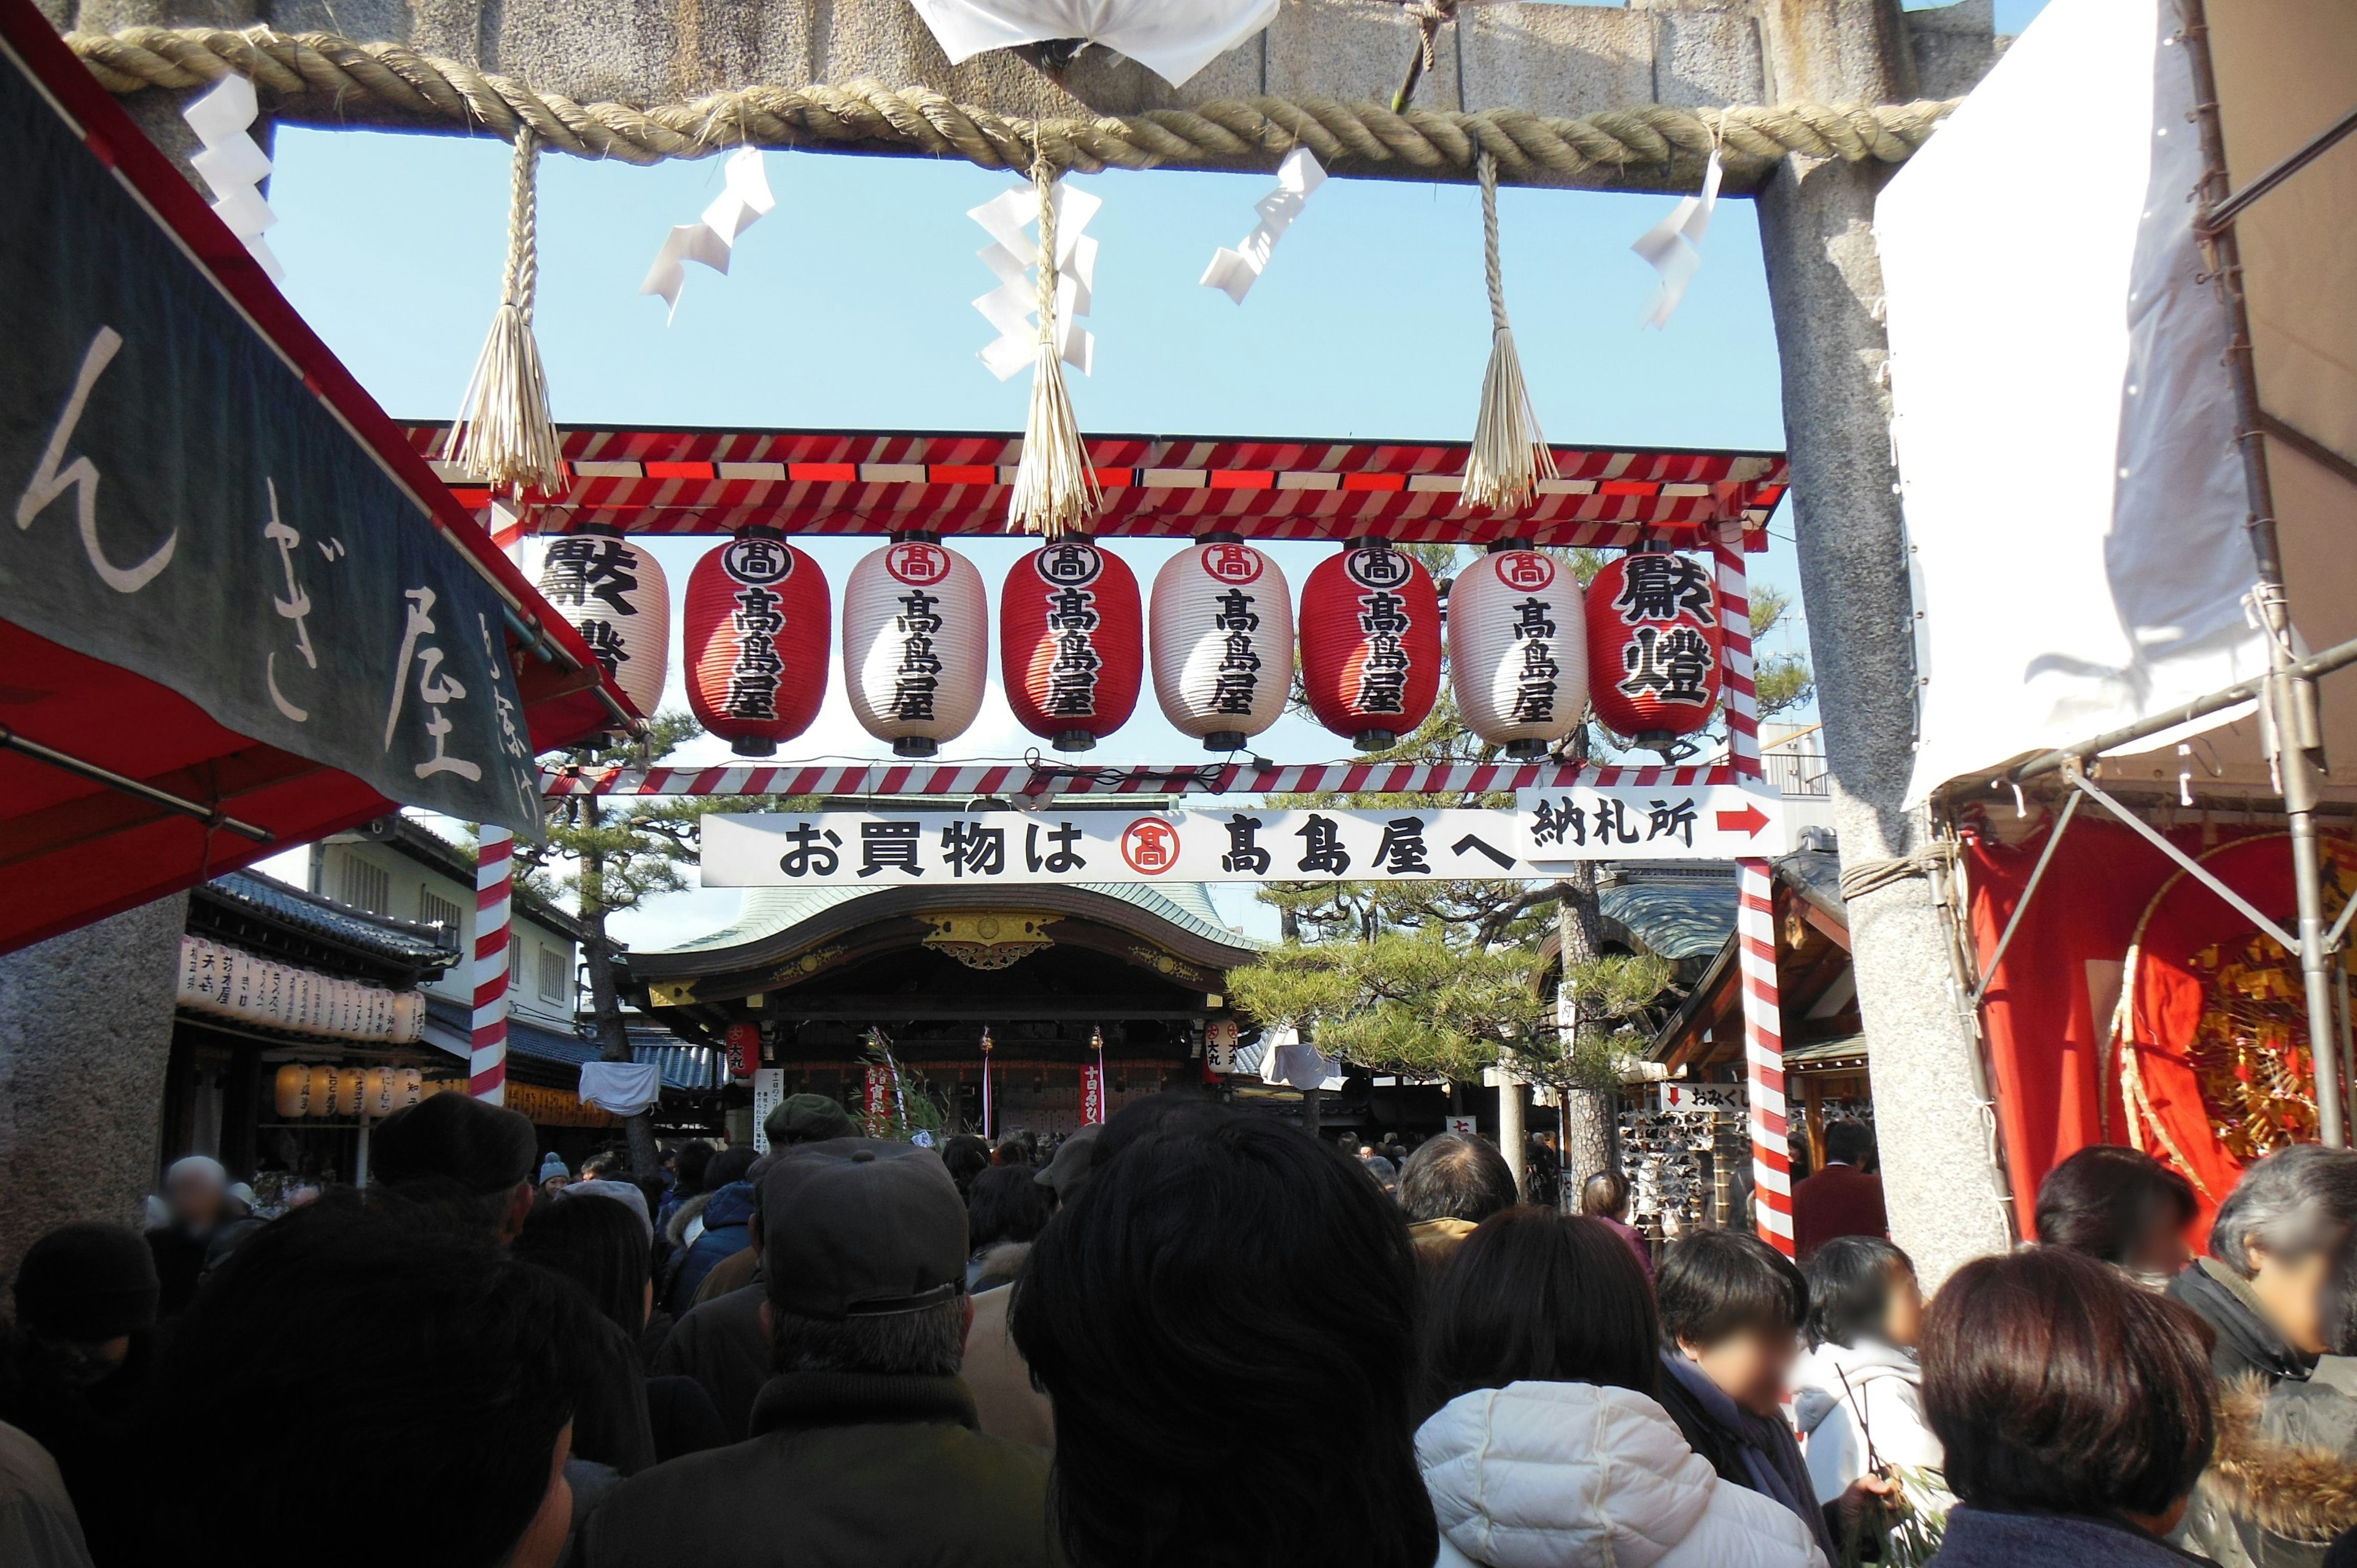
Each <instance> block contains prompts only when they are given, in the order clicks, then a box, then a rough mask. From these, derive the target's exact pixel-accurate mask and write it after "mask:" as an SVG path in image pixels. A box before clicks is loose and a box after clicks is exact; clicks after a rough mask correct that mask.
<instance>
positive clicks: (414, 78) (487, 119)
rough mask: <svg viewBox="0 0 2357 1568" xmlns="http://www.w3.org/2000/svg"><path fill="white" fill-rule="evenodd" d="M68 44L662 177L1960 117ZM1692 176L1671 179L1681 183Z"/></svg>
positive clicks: (296, 99) (1625, 165) (1592, 179)
mask: <svg viewBox="0 0 2357 1568" xmlns="http://www.w3.org/2000/svg"><path fill="white" fill-rule="evenodd" d="M66 42H67V43H68V44H69V45H70V46H71V47H72V48H73V50H74V52H75V53H76V54H78V55H80V56H81V59H82V61H83V63H85V64H86V65H88V66H89V67H90V69H91V73H92V74H93V75H95V76H96V77H97V78H98V80H99V81H100V82H101V83H102V85H104V86H105V87H106V88H107V89H108V90H109V91H113V92H116V93H134V92H138V91H144V90H145V89H148V88H169V89H176V90H188V89H191V88H199V87H204V86H207V85H209V84H210V83H212V82H215V81H220V80H221V78H222V77H223V76H225V75H227V74H228V73H229V72H231V71H232V70H234V71H238V72H241V73H242V74H244V75H247V76H250V77H252V78H253V81H254V84H255V86H257V87H259V88H261V89H262V90H263V91H264V95H265V98H264V102H265V108H266V110H267V111H268V113H271V114H273V115H274V116H276V117H277V118H280V119H285V120H289V121H293V122H296V123H307V124H328V125H343V126H355V127H357V126H369V125H375V126H389V127H394V128H414V127H417V126H420V125H428V126H448V127H459V128H464V129H467V130H469V131H475V132H479V133H481V134H487V135H496V136H500V137H502V138H512V137H513V136H514V135H515V134H516V132H517V131H518V130H520V129H522V128H525V127H529V128H530V129H531V130H532V132H533V135H534V136H536V137H537V138H538V139H539V140H540V142H541V144H542V145H544V146H546V147H548V148H550V149H552V150H554V151H556V152H561V153H571V154H574V155H575V156H581V157H598V158H616V159H619V160H620V161H622V162H625V163H633V164H651V163H656V162H659V161H661V160H662V159H664V158H700V157H709V156H712V155H713V154H716V153H723V152H729V151H733V150H734V149H736V148H737V147H739V146H742V145H748V144H749V145H754V146H764V147H798V146H843V147H859V148H863V149H870V150H892V151H900V152H911V153H923V154H926V155H928V156H934V157H947V156H957V157H963V158H965V159H968V160H969V161H971V162H973V163H976V164H979V165H981V166H984V167H985V168H1008V169H1015V170H1017V171H1019V172H1023V173H1028V172H1029V171H1030V170H1031V168H1032V167H1033V166H1034V165H1035V164H1037V163H1038V162H1039V159H1041V158H1043V157H1044V158H1045V159H1047V160H1048V162H1049V164H1050V165H1052V166H1055V167H1057V168H1059V169H1077V170H1080V171H1082V172H1084V173H1087V172H1093V171H1095V170H1097V169H1100V168H1103V167H1107V166H1111V167H1118V168H1153V167H1156V166H1160V165H1177V166H1219V167H1249V168H1274V167H1275V166H1276V162H1277V160H1278V159H1279V158H1281V157H1283V156H1284V155H1285V154H1286V152H1288V151H1289V150H1291V149H1292V148H1293V147H1295V146H1296V145H1300V146H1306V147H1308V149H1309V150H1310V151H1311V152H1312V153H1314V154H1316V155H1317V157H1318V162H1319V163H1321V164H1323V165H1325V166H1327V167H1328V168H1329V169H1339V170H1340V172H1343V173H1355V174H1389V175H1403V176H1405V175H1415V176H1419V177H1426V178H1432V179H1464V178H1467V177H1470V176H1471V175H1472V173H1473V168H1474V159H1475V156H1476V155H1477V154H1479V153H1483V152H1486V153H1488V154H1490V155H1491V156H1493V157H1495V158H1496V159H1497V160H1498V166H1499V170H1500V173H1501V177H1503V178H1504V179H1505V180H1506V182H1507V183H1509V184H1515V185H1583V184H1585V185H1606V184H1614V183H1618V182H1619V181H1620V179H1621V177H1622V176H1623V175H1624V173H1625V172H1626V171H1627V170H1628V169H1630V168H1631V167H1637V168H1641V169H1644V170H1647V171H1650V172H1652V173H1653V174H1657V175H1663V176H1666V175H1669V174H1671V173H1672V172H1674V173H1675V175H1676V178H1675V179H1674V180H1671V179H1668V178H1649V179H1648V180H1647V181H1646V182H1645V183H1646V184H1647V185H1648V186H1649V187H1650V188H1667V187H1670V186H1673V185H1675V186H1680V187H1684V186H1691V185H1695V184H1697V183H1698V182H1699V181H1700V178H1701V172H1702V166H1703V161H1704V160H1705V159H1706V158H1707V157H1708V156H1709V155H1710V149H1711V144H1712V142H1713V140H1714V138H1715V139H1717V141H1718V142H1719V143H1720V145H1721V147H1722V157H1723V161H1724V164H1725V166H1726V170H1727V179H1728V182H1729V183H1730V185H1731V186H1733V187H1735V188H1743V187H1744V186H1746V185H1748V184H1749V183H1751V182H1752V181H1754V180H1756V179H1757V178H1758V177H1760V176H1761V175H1762V174H1764V173H1765V172H1766V171H1767V169H1768V168H1769V167H1770V166H1771V165H1773V164H1774V163H1776V162H1777V161H1778V160H1779V159H1781V158H1782V157H1783V156H1784V155H1786V154H1787V153H1799V154H1802V155H1804V156H1809V157H1819V158H1841V159H1844V160H1846V161H1848V162H1852V163H1858V162H1863V161H1865V160H1867V159H1869V158H1872V159H1878V160H1880V161H1881V162H1884V163H1900V162H1904V161H1905V160H1906V158H1907V157H1908V156H1910V154H1912V153H1913V152H1914V151H1915V149H1916V148H1917V147H1919V146H1921V145H1922V144H1923V142H1924V140H1925V138H1927V137H1928V136H1930V135H1931V134H1932V129H1933V128H1934V127H1935V126H1937V125H1938V124H1939V123H1940V120H1941V119H1942V117H1943V116H1944V115H1946V114H1947V113H1948V112H1949V111H1950V110H1951V109H1953V108H1954V107H1955V104H1954V103H1953V102H1918V103H1901V104H1857V103H1850V104H1826V103H1785V104H1777V105H1773V106H1767V107H1760V106H1752V107H1735V108H1727V109H1675V108H1671V107H1669V106H1668V105H1666V104H1660V103H1648V104H1641V105H1638V106H1636V107H1633V108H1629V109H1609V110H1604V111H1600V112H1598V113H1594V114H1584V115H1581V116H1579V117H1577V118H1576V119H1563V118H1551V117H1547V116H1544V115H1539V114H1533V113H1529V112H1527V111H1525V110H1520V109H1487V110H1483V111H1481V112H1480V113H1455V112H1452V111H1448V110H1438V109H1408V110H1406V111H1405V112H1403V113H1393V112H1392V111H1390V110H1388V109H1384V108H1383V107H1381V106H1380V105H1378V104H1374V103H1341V102H1334V101H1333V100H1330V99H1322V98H1310V99H1298V100H1296V99H1287V98H1266V97H1261V98H1244V99H1223V100H1221V101H1218V102H1210V103H1203V104H1199V105H1197V106H1195V107H1194V108H1191V109H1157V110H1152V111H1149V112H1147V113H1141V114H1133V115H1129V116H1126V117H1121V118H1114V117H1105V118H1096V119H1054V120H1039V121H1031V120H1025V119H1020V118H1010V117H1006V116H1001V115H998V114H995V113H991V112H990V111H989V110H986V109H981V108H976V107H973V106H971V105H967V104H961V103H957V102H952V100H950V99H948V98H946V97H943V96H942V94H941V93H938V92H935V91H931V89H929V88H923V87H903V88H894V87H888V86H886V85H885V84H884V83H882V82H880V81H854V82H852V83H850V84H849V85H848V86H844V87H830V86H812V87H746V88H739V89H736V90H734V91H726V92H718V93H714V94H711V95H709V96H707V97H704V98H699V99H697V100H695V101H694V102H689V103H665V104H656V105H650V106H646V107H639V106H634V105H631V104H628V103H614V102H598V103H587V104H584V103H578V102H575V101H573V100H572V99H570V98H566V97H564V96H562V95H561V94H557V93H549V92H540V91H534V90H533V88H531V87H530V86H528V85H526V84H525V83H523V82H521V81H516V80H515V79H513V78H511V77H505V76H498V75H491V74H487V73H485V72H483V71H479V70H476V69H475V68H474V67H472V66H469V65H466V64H463V63H461V62H459V61H457V60H449V59H434V58H432V57H429V56H425V55H421V54H417V53H415V52H414V51H413V50H411V49H408V48H404V47H403V46H402V45H400V44H386V43H372V44H361V43H354V42H353V41H352V40H351V39H350V38H339V37H337V36H336V35H334V34H332V33H297V34H288V33H280V32H274V31H272V30H271V29H269V28H267V27H253V28H249V29H247V30H246V31H244V32H226V31H221V30H218V29H212V28H203V27H188V28H178V29H176V28H169V27H126V28H124V30H123V31H121V32H119V33H70V34H68V35H67V36H66ZM1672 166H1676V167H1675V169H1674V171H1673V168H1672Z"/></svg>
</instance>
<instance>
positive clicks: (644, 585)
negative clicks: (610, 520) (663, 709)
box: [540, 530, 671, 714]
mask: <svg viewBox="0 0 2357 1568" xmlns="http://www.w3.org/2000/svg"><path fill="white" fill-rule="evenodd" d="M540 592H541V596H542V597H544V598H545V599H546V600H547V601H548V602H549V603H550V604H552V605H554V606H555V607H556V613H557V614H559V615H561V616H563V617H564V618H565V619H566V620H568V621H570V622H571V623H572V624H573V629H574V630H576V631H577V632H579V633H580V634H581V640H582V641H584V642H586V643H587V644H588V645H589V651H590V652H591V653H593V654H595V655H597V662H598V663H599V664H600V665H601V666H603V667H604V669H605V671H606V673H607V674H608V675H610V676H612V677H613V679H614V683H615V684H616V685H618V686H619V687H620V688H621V689H622V695H624V696H625V697H628V698H629V699H630V706H632V707H634V708H636V709H638V710H639V712H640V713H641V714H652V713H653V712H654V711H655V705H656V704H657V703H660V702H662V692H663V673H664V667H665V666H666V664H667V663H668V662H669V660H670V658H671V585H669V584H668V583H666V582H664V581H663V570H662V565H661V564H659V563H658V562H657V561H656V560H655V558H654V557H653V556H652V555H651V554H649V553H647V552H646V551H644V550H642V549H640V547H639V546H638V545H636V544H633V543H631V542H630V541H629V540H627V539H625V538H623V537H622V536H621V535H620V534H619V533H616V532H612V531H611V530H603V531H599V530H585V531H584V532H579V533H566V534H561V535H559V536H558V537H556V538H554V539H552V540H550V541H549V542H548V553H547V556H546V559H545V561H544V564H542V566H541V570H540Z"/></svg>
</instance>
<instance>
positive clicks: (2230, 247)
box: [2178, 0, 2346, 1148]
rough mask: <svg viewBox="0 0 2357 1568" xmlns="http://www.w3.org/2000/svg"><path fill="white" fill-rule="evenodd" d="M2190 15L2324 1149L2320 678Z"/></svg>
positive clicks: (2327, 1122)
mask: <svg viewBox="0 0 2357 1568" xmlns="http://www.w3.org/2000/svg"><path fill="white" fill-rule="evenodd" d="M2178 5H2179V15H2180V16H2182V17H2183V18H2184V21H2185V31H2184V43H2185V55H2186V63H2187V64H2188V65H2189V66H2190V68H2191V69H2192V71H2193V99H2194V104H2195V110H2194V116H2195V120H2196V123H2197V124H2198V125H2199V127H2200V130H2201V163H2202V170H2201V220H2200V226H2201V229H2202V231H2203V233H2204V236H2205V239H2206V241H2207V242H2208V244H2209V246H2210V255H2211V276H2212V279H2213V280H2214V281H2215V282H2216V284H2217V285H2218V297H2219V301H2220V303H2221V305H2222V306H2223V307H2224V309H2225V312H2226V331H2227V343H2226V373H2227V377H2228V380H2229V381H2230V382H2231V383H2232V385H2233V393H2234V439H2235V442H2236V444H2237V445H2238V446H2240V447H2241V449H2242V454H2243V487H2244V498H2245V500H2246V502H2247V504H2248V506H2249V510H2250V519H2249V527H2250V531H2251V548H2252V551H2253V553H2254V554H2255V556H2256V557H2257V562H2258V579H2259V580H2258V601H2259V613H2260V616H2261V618H2262V621H2263V623H2264V626H2265V628H2266V637H2267V666H2268V674H2267V682H2266V692H2265V693H2264V695H2263V696H2262V698H2261V703H2262V712H2263V713H2264V714H2265V715H2266V719H2267V721H2268V723H2267V726H2266V728H2267V732H2268V734H2269V736H2270V744H2271V746H2273V749H2274V752H2275V757H2274V761H2275V763H2276V770H2277V772H2278V775H2279V777H2280V779H2281V786H2282V789H2283V801H2284V815H2285V817H2286V818H2287V822H2288V825H2289V828H2290V831H2291V853H2292V879H2293V884H2294V886H2295V887H2296V888H2297V889H2298V895H2299V926H2298V931H2299V967H2300V974H2301V977H2302V979H2303V980H2304V981H2305V983H2306V989H2307V994H2308V1040H2309V1061H2310V1062H2311V1063H2312V1064H2313V1065H2314V1067H2315V1069H2316V1133H2317V1138H2318V1140H2319V1142H2321V1143H2322V1144H2325V1145H2326V1146H2327V1147H2328V1148H2339V1147H2341V1145H2342V1144H2344V1143H2345V1142H2346V1133H2344V1131H2343V1124H2342V1116H2341V1071H2340V1065H2341V1064H2340V1055H2341V1051H2340V1046H2341V1041H2340V1038H2339V1030H2338V1029H2337V1027H2336V1026H2335V1024H2334V1020H2333V1005H2332V1004H2333V989H2334V987H2333V982H2332V968H2331V964H2330V961H2328V959H2327V957H2326V951H2325V941H2324V880H2323V868H2322V865H2321V862H2320V859H2319V852H2318V848H2317V842H2316V804H2317V778H2318V771H2317V769H2318V757H2319V756H2320V754H2321V752H2322V749H2323V736H2322V724H2321V721H2320V719H2319V716H2318V709H2317V700H2316V683H2315V682H2314V681H2313V680H2312V679H2308V678H2304V677H2302V676H2301V675H2300V674H2298V672H2296V671H2294V669H2293V666H2294V665H2295V664H2297V663H2298V659H2297V657H2296V656H2295V655H2294V654H2293V652H2292V641H2291V605H2290V602H2289V600H2288V599H2287V597H2286V596H2285V591H2284V564H2283V546H2282V542H2281V541H2280V540H2279V539H2278V537H2277V535H2276V514H2275V495H2274V488H2273V486H2272V485H2271V484H2270V483H2269V481H2268V478H2267V452H2266V415H2265V414H2264V413H2262V412H2261V411H2260V408H2259V388H2258V377H2257V373H2256V370H2255V366H2254V364H2253V359H2252V349H2251V315H2250V307H2249V304H2248V302H2247V301H2246V300H2245V299H2244V295H2243V258H2242V251H2241V248H2240V246H2239V244H2238V243H2237V242H2236V239H2235V235H2234V225H2233V213H2234V210H2235V207H2236V204H2235V202H2234V198H2233V192H2232V191H2231V189H2230V188H2229V183H2230V182H2229V178H2228V175H2227V170H2226V137H2225V132H2224V130H2223V129H2222V126H2221V125H2220V124H2219V117H2218V78H2217V72H2216V70H2214V69H2213V67H2212V60H2211V58H2210V22H2209V16H2208V13H2207V12H2206V11H2205V10H2204V8H2203V0H2178Z"/></svg>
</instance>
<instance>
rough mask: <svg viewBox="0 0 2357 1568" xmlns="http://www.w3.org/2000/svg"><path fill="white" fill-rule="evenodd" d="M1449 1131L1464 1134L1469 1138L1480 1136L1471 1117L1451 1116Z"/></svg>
mask: <svg viewBox="0 0 2357 1568" xmlns="http://www.w3.org/2000/svg"><path fill="white" fill-rule="evenodd" d="M1448 1130H1449V1131H1450V1132H1452V1133H1464V1134H1465V1135H1466V1136H1467V1137H1469V1138H1474V1137H1479V1136H1480V1131H1479V1129H1478V1128H1476V1127H1475V1125H1474V1122H1473V1118H1472V1117H1470V1116H1451V1117H1450V1118H1449V1119H1448Z"/></svg>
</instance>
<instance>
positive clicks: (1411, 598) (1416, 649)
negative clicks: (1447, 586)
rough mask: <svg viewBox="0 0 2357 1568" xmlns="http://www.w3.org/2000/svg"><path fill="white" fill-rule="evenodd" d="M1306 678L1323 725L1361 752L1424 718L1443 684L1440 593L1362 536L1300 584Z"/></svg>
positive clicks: (1417, 567) (1414, 568)
mask: <svg viewBox="0 0 2357 1568" xmlns="http://www.w3.org/2000/svg"><path fill="white" fill-rule="evenodd" d="M1301 675H1302V681H1303V683H1304V684H1305V685H1306V686H1308V691H1309V709H1310V711H1311V712H1312V713H1314V714H1317V715H1318V723H1319V724H1322V725H1325V726H1326V727H1327V728H1328V729H1329V730H1332V731H1333V732H1334V733H1335V734H1336V735H1339V736H1347V737H1348V738H1349V739H1350V740H1351V742H1352V744H1354V745H1356V746H1358V747H1359V749H1360V750H1361V751H1380V750H1381V749H1383V747H1384V746H1390V745H1392V744H1394V742H1396V741H1397V740H1398V739H1399V737H1400V736H1404V735H1406V734H1407V733H1408V732H1409V731H1411V730H1413V729H1415V726H1416V725H1420V724H1422V723H1423V722H1424V721H1425V718H1426V715H1427V714H1430V713H1431V712H1432V699H1433V698H1434V696H1435V695H1437V693H1439V690H1440V596H1439V594H1438V593H1437V591H1436V590H1435V589H1434V587H1433V585H1432V574H1431V573H1429V572H1426V570H1425V569H1424V564H1423V563H1422V562H1420V561H1418V560H1417V559H1416V558H1415V556H1413V555H1410V554H1407V553H1405V552H1404V551H1399V550H1394V549H1393V548H1392V547H1391V546H1390V545H1388V544H1385V543H1383V542H1380V541H1361V542H1358V543H1355V544H1353V545H1351V548H1350V549H1348V550H1345V551H1343V552H1342V553H1340V555H1336V556H1333V557H1331V558H1329V559H1328V560H1326V561H1322V562H1320V563H1319V564H1318V568H1317V570H1315V571H1313V572H1311V573H1310V574H1309V581H1308V583H1306V584H1304V585H1302V589H1301Z"/></svg>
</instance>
